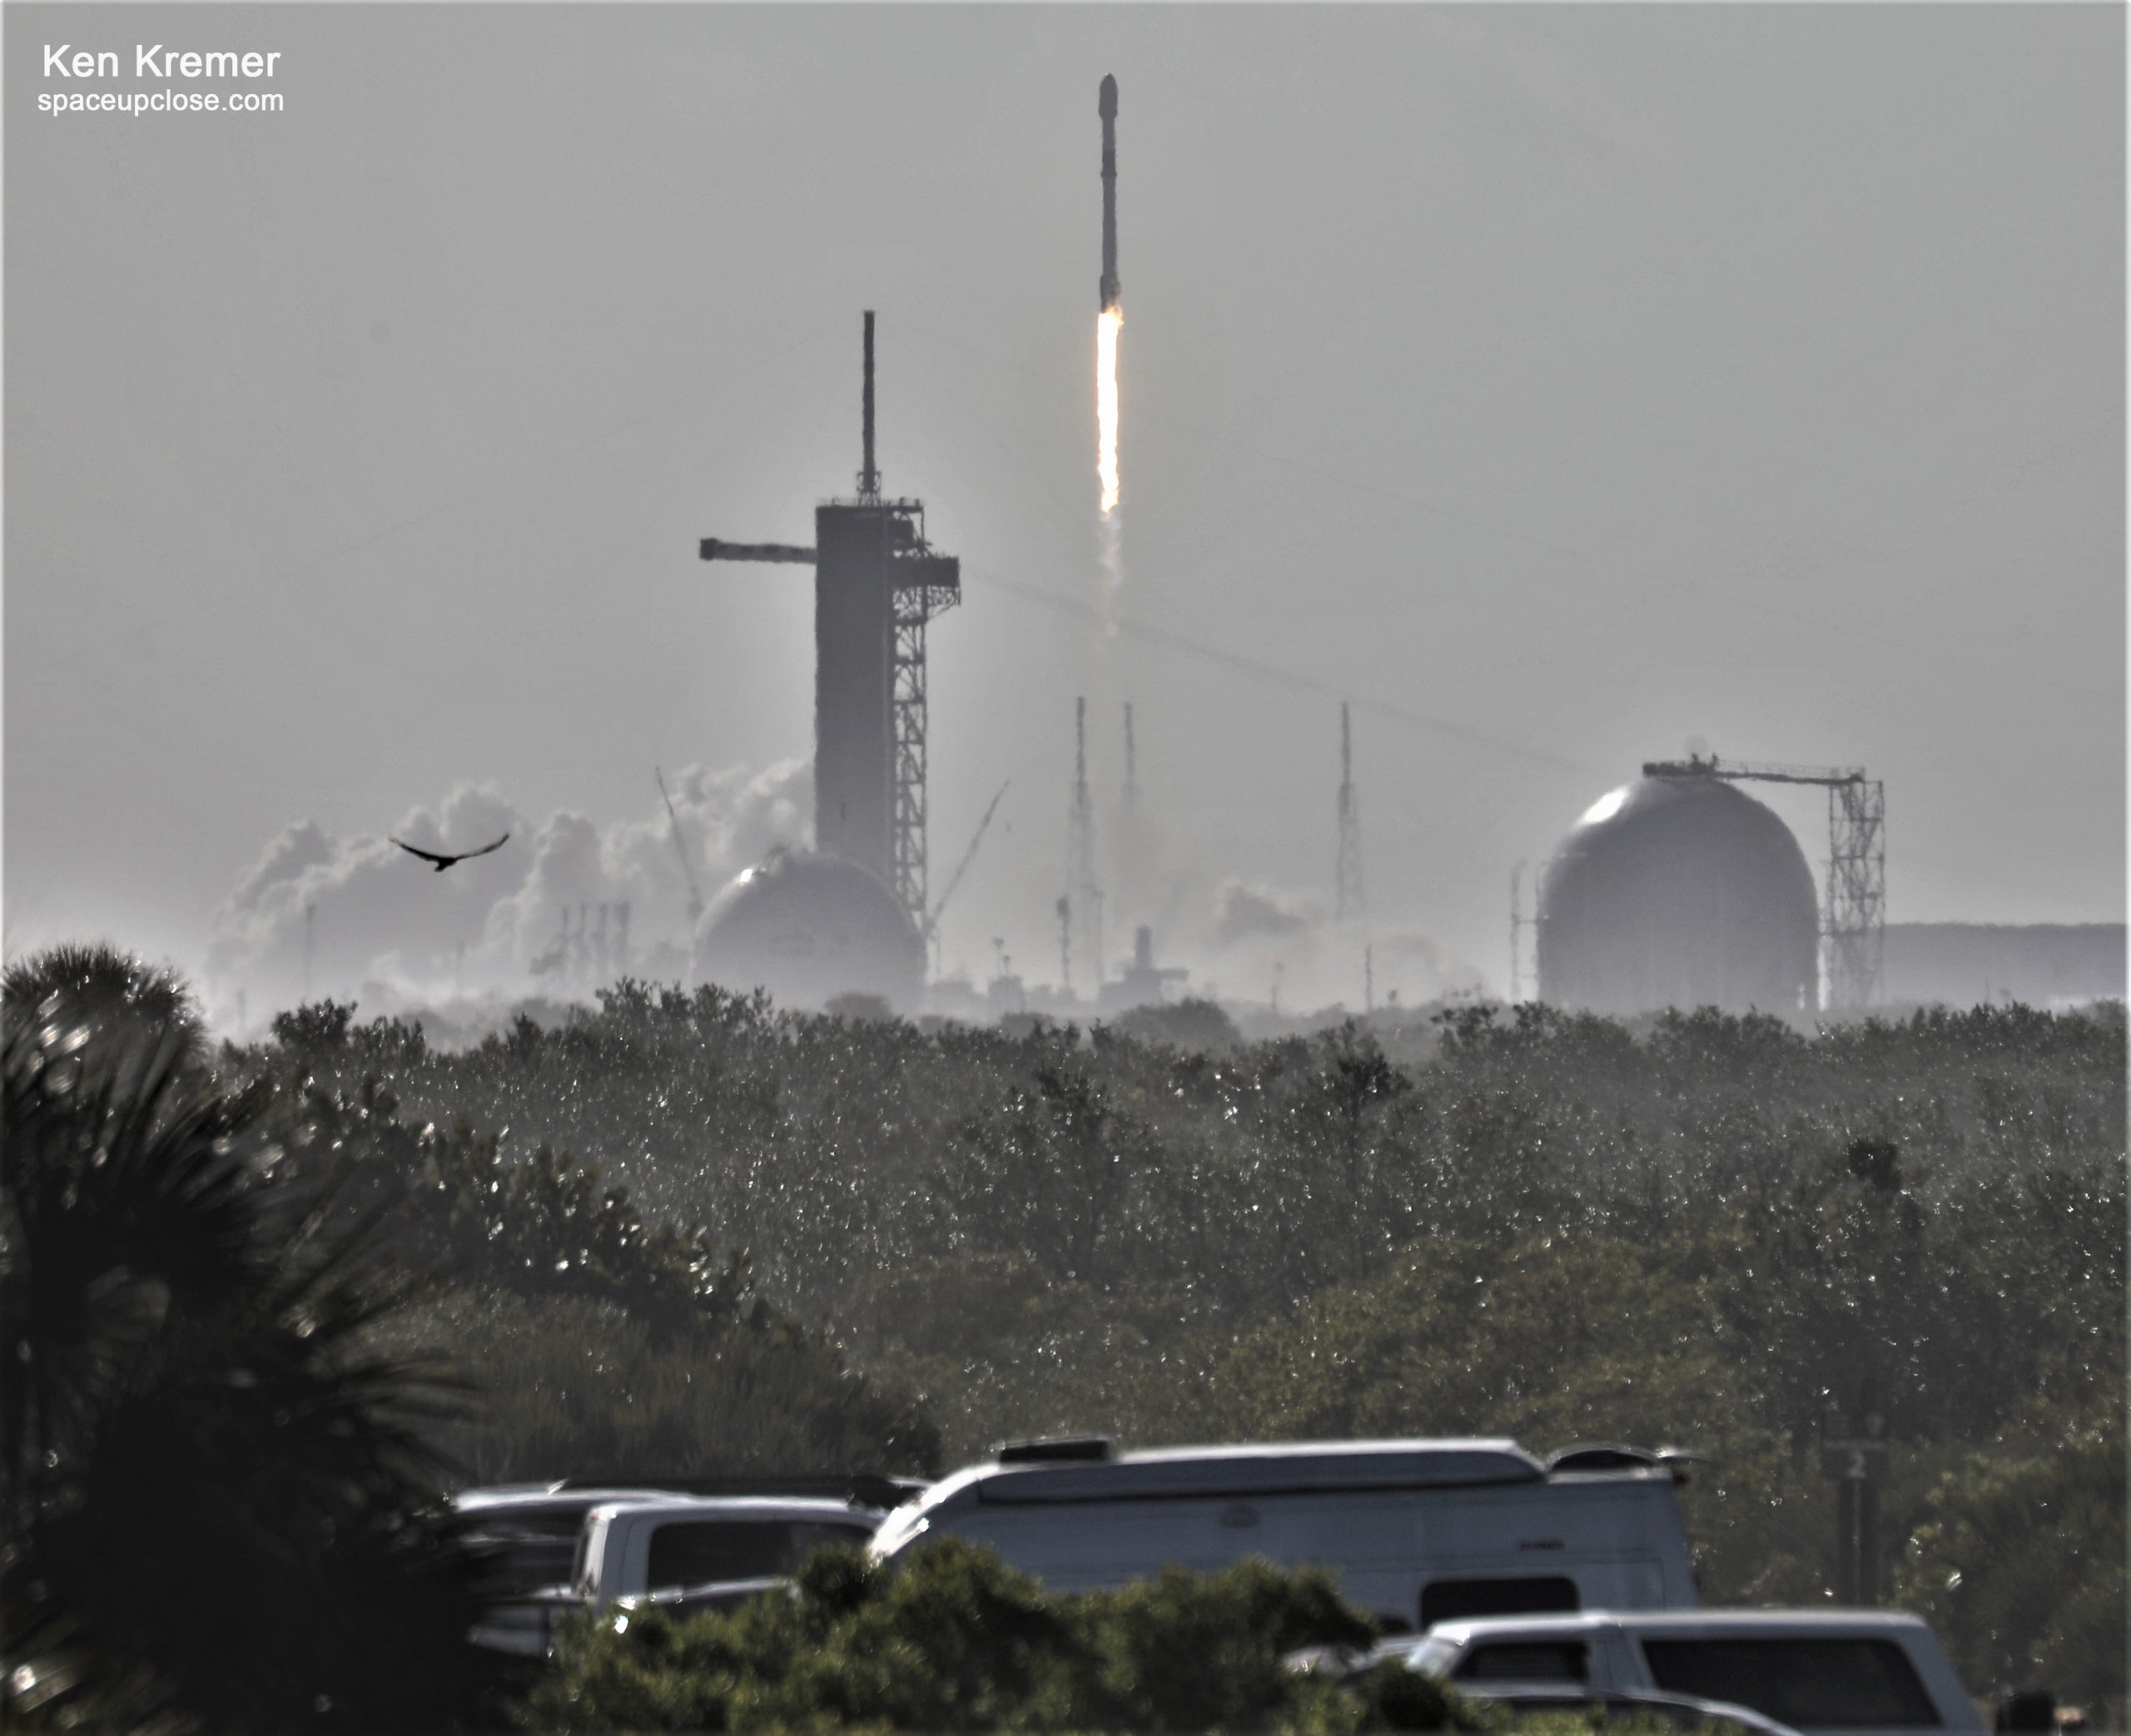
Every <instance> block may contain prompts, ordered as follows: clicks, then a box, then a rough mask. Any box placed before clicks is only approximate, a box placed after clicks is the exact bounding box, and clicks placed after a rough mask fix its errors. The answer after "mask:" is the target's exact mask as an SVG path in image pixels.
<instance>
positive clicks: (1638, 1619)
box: [1376, 1610, 1983, 1736]
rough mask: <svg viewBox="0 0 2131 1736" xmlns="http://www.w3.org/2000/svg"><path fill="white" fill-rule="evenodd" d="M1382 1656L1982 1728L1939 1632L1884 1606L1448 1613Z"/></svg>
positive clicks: (1821, 1718)
mask: <svg viewBox="0 0 2131 1736" xmlns="http://www.w3.org/2000/svg"><path fill="white" fill-rule="evenodd" d="M1376 1655H1378V1656H1395V1657H1399V1658H1403V1659H1404V1660H1405V1661H1406V1662H1407V1663H1408V1664H1409V1665H1410V1666H1411V1667H1413V1669H1425V1670H1428V1671H1429V1672H1430V1673H1431V1674H1435V1675H1439V1676H1443V1677H1447V1678H1448V1679H1449V1680H1450V1681H1452V1682H1453V1683H1454V1684H1457V1685H1458V1686H1459V1687H1461V1688H1463V1687H1468V1686H1469V1687H1471V1688H1473V1689H1479V1690H1481V1691H1482V1692H1484V1691H1485V1690H1486V1689H1488V1687H1489V1686H1491V1685H1493V1686H1501V1685H1503V1684H1509V1683H1525V1682H1533V1681H1547V1682H1569V1683H1579V1684H1584V1685H1586V1686H1587V1687H1589V1688H1591V1689H1594V1690H1601V1691H1602V1690H1606V1689H1670V1690H1672V1691H1673V1692H1675V1693H1680V1694H1698V1695H1700V1696H1701V1697H1703V1698H1704V1699H1713V1700H1731V1701H1736V1703H1737V1704H1740V1705H1742V1706H1749V1707H1751V1708H1752V1709H1754V1710H1755V1711H1756V1712H1759V1713H1761V1714H1765V1715H1766V1716H1767V1717H1770V1718H1775V1719H1781V1720H1782V1721H1783V1722H1784V1723H1785V1724H1789V1725H1791V1727H1792V1728H1793V1729H1797V1730H1801V1731H1804V1732H1806V1733H1808V1736H1925V1733H1926V1732H1933V1731H1939V1730H1980V1729H1982V1728H1983V1719H1982V1718H1981V1716H1980V1715H1979V1714H1978V1713H1977V1711H1976V1709H1975V1702H1974V1701H1973V1700H1971V1699H1970V1698H1969V1697H1968V1695H1967V1694H1966V1693H1965V1691H1964V1690H1963V1689H1962V1687H1961V1684H1960V1677H1959V1676H1957V1675H1955V1674H1954V1666H1953V1664H1951V1663H1950V1661H1949V1660H1948V1659H1947V1657H1946V1654H1945V1649H1944V1648H1943V1647H1942V1646H1940V1644H1939V1640H1938V1636H1937V1635H1936V1634H1933V1633H1932V1631H1931V1629H1930V1628H1929V1627H1927V1626H1926V1625H1925V1624H1924V1623H1923V1621H1921V1620H1920V1619H1918V1618H1917V1617H1916V1616H1914V1615H1904V1614H1895V1613H1894V1612H1892V1611H1889V1610H1681V1611H1670V1612H1664V1611H1652V1612H1648V1613H1645V1614H1614V1613H1612V1612H1608V1613H1607V1614H1594V1615H1547V1616H1521V1617H1517V1618H1508V1617H1498V1618H1495V1619H1488V1620H1479V1621H1453V1622H1446V1623H1444V1624H1443V1625H1442V1626H1440V1627H1438V1628H1436V1629H1432V1630H1431V1631H1430V1632H1429V1633H1428V1634H1427V1635H1426V1636H1425V1637H1423V1638H1422V1639H1408V1640H1393V1641H1389V1642H1387V1643H1386V1644H1383V1645H1381V1646H1379V1647H1378V1648H1377V1652H1376Z"/></svg>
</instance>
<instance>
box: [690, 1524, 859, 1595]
mask: <svg viewBox="0 0 2131 1736" xmlns="http://www.w3.org/2000/svg"><path fill="white" fill-rule="evenodd" d="M871 1535H872V1527H870V1526H866V1525H821V1524H808V1523H804V1522H798V1523H795V1522H794V1521H792V1520H788V1519H774V1520H759V1519H758V1520H733V1519H714V1520H680V1521H678V1522H674V1523H670V1524H666V1525H660V1526H659V1527H658V1530H655V1531H653V1533H652V1534H651V1566H650V1571H649V1574H648V1584H647V1589H648V1590H653V1591H663V1590H670V1589H673V1588H674V1587H678V1586H686V1585H708V1584H710V1583H712V1582H713V1581H714V1580H758V1579H767V1578H769V1577H771V1576H772V1575H778V1574H787V1573H791V1572H793V1571H795V1570H797V1567H798V1565H799V1564H800V1563H801V1562H802V1561H803V1560H806V1559H807V1556H809V1555H812V1553H813V1552H814V1551H815V1550H817V1549H820V1548H822V1546H823V1545H827V1544H832V1543H845V1544H862V1543H864V1542H865V1541H866V1540H867V1538H868V1537H870V1536H871Z"/></svg>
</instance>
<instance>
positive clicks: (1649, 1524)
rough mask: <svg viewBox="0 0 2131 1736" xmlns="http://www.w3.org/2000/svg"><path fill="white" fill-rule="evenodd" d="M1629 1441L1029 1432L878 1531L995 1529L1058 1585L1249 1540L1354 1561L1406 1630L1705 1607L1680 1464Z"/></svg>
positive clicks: (1219, 1559)
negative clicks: (1179, 1443) (1525, 1442)
mask: <svg viewBox="0 0 2131 1736" xmlns="http://www.w3.org/2000/svg"><path fill="white" fill-rule="evenodd" d="M1679 1474H1680V1466H1679V1465H1678V1464H1677V1463H1676V1462H1675V1461H1666V1460H1664V1459H1662V1457H1661V1456H1659V1455H1657V1454H1653V1453H1647V1452H1638V1451H1635V1450H1633V1449H1625V1448H1612V1447H1609V1448H1595V1449H1583V1450H1581V1451H1572V1452H1569V1453H1565V1454H1562V1455H1557V1456H1556V1458H1555V1459H1554V1460H1552V1461H1550V1462H1548V1463H1544V1464H1542V1462H1541V1461H1538V1460H1537V1459H1536V1458H1534V1457H1533V1456H1532V1455H1531V1454H1529V1453H1527V1452H1526V1451H1523V1449H1522V1448H1521V1447H1519V1446H1518V1445H1517V1443H1516V1442H1515V1441H1505V1440H1438V1441H1428V1440H1417V1441H1308V1442H1299V1443H1294V1444H1278V1445H1260V1446H1195V1447H1172V1448H1165V1449H1162V1450H1160V1451H1150V1452H1128V1453H1118V1452H1115V1451H1113V1450H1112V1449H1111V1447H1110V1444H1109V1443H1108V1442H1107V1441H1100V1440H1096V1439H1092V1438H1090V1439H1086V1440H1074V1441H1038V1442H1030V1443H1024V1444H1022V1445H1021V1446H1016V1447H1010V1448H1007V1449H1004V1450H1002V1451H1001V1453H1000V1455H999V1456H998V1458H997V1459H996V1460H995V1461H991V1462H989V1463H986V1464H981V1465H976V1466H971V1467H969V1468H968V1469H967V1470H965V1471H958V1472H956V1474H955V1475H954V1476H951V1477H948V1478H946V1480H945V1481H942V1482H940V1483H937V1484H935V1485H934V1486H932V1488H931V1489H930V1490H927V1491H926V1493H925V1494H924V1495H922V1496H921V1497H920V1498H919V1499H918V1500H916V1501H913V1502H912V1503H911V1504H910V1505H907V1506H904V1507H902V1508H899V1509H897V1511H896V1512H895V1513H893V1514H892V1515H890V1516H889V1518H888V1519H887V1522H886V1523H885V1524H884V1525H882V1527H881V1529H880V1530H879V1531H877V1533H876V1534H875V1535H874V1539H873V1544H872V1548H873V1550H874V1552H875V1554H876V1555H878V1556H880V1557H882V1558H883V1559H887V1560H893V1559H895V1558H897V1557H898V1556H900V1555H902V1554H903V1553H904V1552H905V1551H907V1550H912V1549H915V1548H918V1547H921V1546H922V1545H923V1544H924V1543H925V1541H926V1540H927V1539H929V1538H932V1537H938V1536H942V1535H950V1534H951V1535H956V1536H961V1537H966V1538H968V1539H969V1540H971V1541H972V1542H976V1543H981V1544H988V1545H991V1547H992V1548H994V1549H996V1550H998V1552H999V1554H1000V1555H1001V1556H1003V1557H1004V1558H1005V1559H1006V1561H1007V1562H1008V1563H1009V1564H1010V1565H1013V1566H1016V1567H1019V1568H1021V1569H1023V1570H1026V1571H1027V1572H1029V1573H1032V1574H1034V1575H1036V1577H1037V1578H1039V1579H1040V1580H1042V1581H1043V1582H1044V1584H1045V1585H1046V1586H1047V1587H1049V1588H1050V1589H1051V1590H1056V1591H1084V1590H1092V1589H1094V1588H1096V1587H1099V1586H1111V1585H1122V1584H1125V1582H1127V1581H1129V1580H1135V1579H1140V1578H1144V1577H1146V1576H1148V1575H1153V1574H1155V1573H1156V1572H1159V1571H1160V1570H1161V1569H1162V1568H1163V1567H1165V1566H1169V1565H1175V1566H1178V1567H1184V1568H1189V1569H1191V1570H1195V1571H1199V1572H1209V1571H1213V1570H1217V1569H1219V1568H1222V1567H1225V1566H1227V1565H1229V1564H1230V1563H1231V1562H1234V1561H1238V1560H1242V1559H1244V1557H1246V1556H1250V1555H1261V1556H1264V1557H1265V1558H1266V1559H1267V1560H1270V1561H1272V1562H1273V1563H1274V1564H1275V1565H1279V1566H1284V1567H1301V1566H1305V1565H1309V1566H1319V1567H1326V1568H1329V1569H1331V1570H1333V1571H1334V1573H1336V1574H1337V1575H1339V1581H1340V1585H1341V1589H1342V1590H1343V1592H1344V1595H1346V1597H1347V1598H1348V1599H1349V1601H1351V1602H1353V1603H1354V1604H1356V1605H1359V1606H1360V1607H1361V1608H1363V1609H1365V1610H1370V1611H1371V1612H1373V1614H1375V1615H1376V1616H1377V1618H1378V1619H1379V1620H1380V1621H1382V1622H1383V1624H1385V1626H1386V1627H1387V1628H1388V1629H1390V1630H1392V1631H1394V1632H1396V1631H1401V1630H1407V1631H1410V1630H1413V1629H1425V1628H1427V1627H1428V1626H1430V1625H1432V1624H1434V1623H1436V1622H1438V1621H1443V1620H1448V1619H1452V1618H1454V1617H1458V1616H1469V1615H1486V1614H1520V1613H1522V1612H1526V1611H1532V1610H1587V1609H1605V1610H1668V1609H1684V1608H1691V1606H1692V1605H1694V1602H1695V1581H1694V1571H1693V1568H1692V1565H1691V1561H1690V1560H1689V1557H1688V1551H1687V1538H1686V1528H1685V1526H1684V1525H1682V1523H1681V1518H1680V1509H1679V1502H1678V1499H1677V1496H1676V1493H1675V1478H1676V1476H1678V1475H1679Z"/></svg>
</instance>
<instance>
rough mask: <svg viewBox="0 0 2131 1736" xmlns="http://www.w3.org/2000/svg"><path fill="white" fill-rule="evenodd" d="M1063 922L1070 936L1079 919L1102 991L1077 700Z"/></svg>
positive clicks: (1084, 710) (1097, 890)
mask: <svg viewBox="0 0 2131 1736" xmlns="http://www.w3.org/2000/svg"><path fill="white" fill-rule="evenodd" d="M1058 915H1059V920H1060V922H1061V926H1062V927H1063V929H1064V931H1065V933H1067V934H1069V935H1070V932H1071V929H1072V925H1073V924H1074V923H1075V921H1077V922H1078V924H1079V925H1080V945H1081V947H1082V950H1083V951H1082V955H1083V956H1084V957H1087V958H1091V959H1093V960H1095V965H1094V970H1095V990H1096V991H1097V992H1098V993H1099V992H1100V990H1101V988H1102V888H1101V886H1100V885H1099V884H1098V883H1097V882H1096V880H1095V802H1094V800H1093V799H1092V798H1091V797H1090V796H1089V794H1088V702H1087V700H1086V698H1085V697H1080V698H1078V699H1075V701H1074V702H1073V801H1072V806H1070V808H1069V809H1068V810H1067V811H1066V816H1065V896H1064V897H1063V898H1061V899H1060V900H1058ZM1063 964H1064V974H1065V985H1064V986H1065V988H1066V989H1068V990H1070V989H1071V988H1072V986H1073V982H1072V974H1071V973H1072V957H1071V948H1070V943H1069V944H1068V945H1066V947H1065V957H1064V960H1063Z"/></svg>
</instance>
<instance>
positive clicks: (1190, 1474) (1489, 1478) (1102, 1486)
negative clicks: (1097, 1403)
mask: <svg viewBox="0 0 2131 1736" xmlns="http://www.w3.org/2000/svg"><path fill="white" fill-rule="evenodd" d="M1546 1476H1547V1471H1546V1467H1545V1466H1542V1464H1540V1462H1539V1461H1537V1459H1535V1458H1533V1457H1532V1456H1531V1454H1529V1453H1527V1452H1526V1451H1524V1450H1523V1449H1522V1447H1520V1446H1518V1444H1517V1443H1516V1442H1515V1441H1507V1440H1478V1439H1476V1440H1447V1441H1294V1442H1286V1443H1279V1444H1269V1443H1262V1442H1261V1443H1257V1444H1253V1445H1249V1446H1175V1447H1160V1448H1156V1449H1154V1450H1151V1451H1145V1452H1133V1453H1121V1454H1120V1455H1118V1456H1116V1457H1115V1458H1105V1459H1101V1460H1093V1461H1090V1460H1079V1461H1065V1462H1061V1463H1049V1464H1046V1463H1042V1462H1036V1463H1032V1464H1011V1465H999V1464H987V1465H976V1466H970V1467H969V1468H968V1469H966V1470H965V1471H958V1472H957V1473H956V1475H955V1476H952V1477H951V1478H949V1479H948V1480H947V1481H946V1483H944V1484H941V1485H940V1486H938V1487H937V1488H936V1490H933V1491H931V1494H930V1495H928V1496H927V1498H926V1500H925V1501H924V1503H923V1505H926V1507H928V1508H934V1509H936V1508H937V1507H939V1506H941V1505H944V1504H945V1503H946V1500H948V1499H950V1498H951V1496H953V1495H959V1494H962V1493H963V1491H965V1490H970V1491H971V1493H973V1494H974V1496H975V1498H976V1500H980V1501H981V1502H983V1503H984V1504H985V1505H987V1506H990V1505H1009V1506H1023V1505H1048V1504H1051V1503H1053V1502H1067V1501H1090V1500H1159V1499H1162V1498H1165V1497H1166V1498H1177V1497H1189V1496H1193V1495H1215V1496H1219V1495H1273V1494H1283V1493H1298V1494H1299V1493H1304V1492H1307V1491H1313V1490H1324V1491H1326V1492H1334V1491H1340V1490H1369V1489H1437V1488H1468V1487H1472V1486H1476V1485H1482V1484H1492V1483H1537V1482H1542V1481H1545V1479H1546ZM972 1485H973V1486H974V1488H973V1490H972V1489H971V1486H972Z"/></svg>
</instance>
